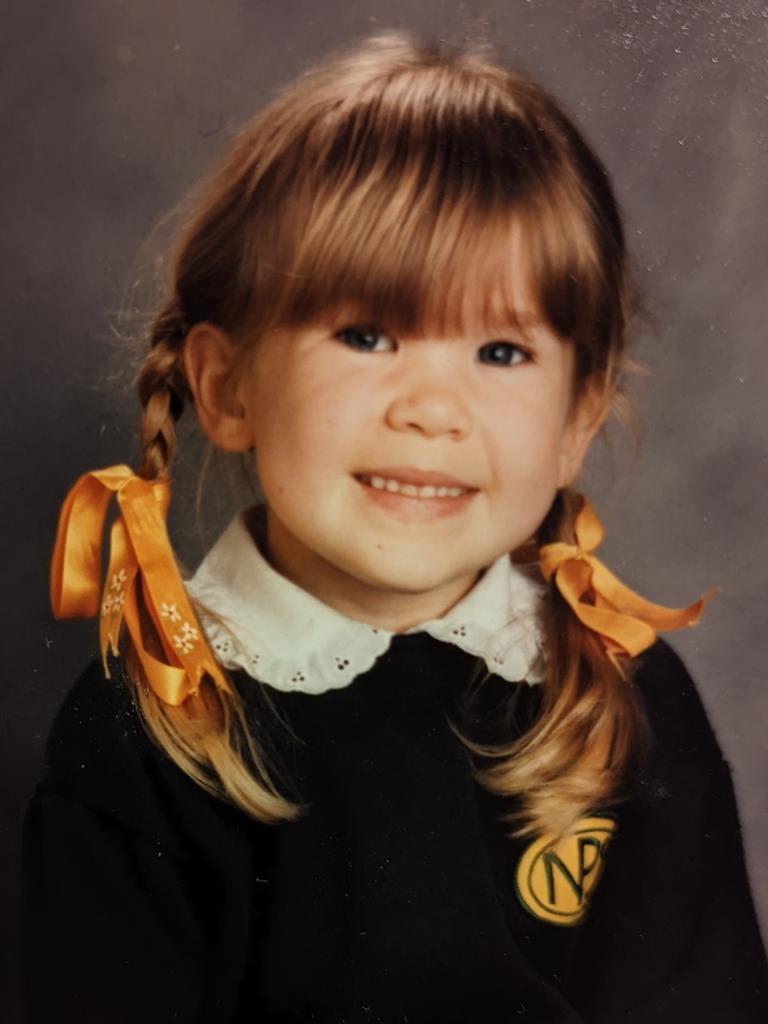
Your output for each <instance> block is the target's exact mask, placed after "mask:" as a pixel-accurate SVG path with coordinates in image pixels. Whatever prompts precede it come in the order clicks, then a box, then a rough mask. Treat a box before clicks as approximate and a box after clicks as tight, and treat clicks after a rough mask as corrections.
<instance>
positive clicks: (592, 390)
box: [558, 383, 611, 488]
mask: <svg viewBox="0 0 768 1024" xmlns="http://www.w3.org/2000/svg"><path fill="white" fill-rule="evenodd" d="M610 408H611V403H610V398H609V396H608V395H607V394H606V392H605V389H604V388H603V387H600V385H599V384H598V383H592V384H587V385H585V387H584V390H583V391H582V394H581V395H580V396H579V397H578V398H577V399H576V400H575V402H574V407H573V409H572V410H571V413H570V417H569V420H568V423H567V424H566V426H565V431H564V435H563V444H562V448H561V450H560V475H559V479H558V487H559V488H562V487H570V485H571V484H572V483H573V482H574V480H575V479H576V477H577V476H578V475H579V473H580V472H581V467H582V464H583V462H584V459H585V458H586V455H587V452H588V451H589V446H590V444H591V443H592V440H593V439H594V437H595V435H596V434H597V432H598V431H599V430H600V428H601V427H602V425H603V423H604V422H605V420H606V418H607V416H608V413H609V412H610Z"/></svg>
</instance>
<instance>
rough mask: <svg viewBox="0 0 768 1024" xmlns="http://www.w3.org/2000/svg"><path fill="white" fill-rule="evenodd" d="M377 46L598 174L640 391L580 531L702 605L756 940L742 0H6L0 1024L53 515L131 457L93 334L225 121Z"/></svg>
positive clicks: (751, 288) (755, 331) (757, 715)
mask: <svg viewBox="0 0 768 1024" xmlns="http://www.w3.org/2000/svg"><path fill="white" fill-rule="evenodd" d="M390 26H393V27H411V28H414V29H417V30H420V31H422V32H424V33H426V34H429V35H436V36H440V37H444V38H448V39H451V40H453V41H460V40H461V39H462V37H463V36H465V35H467V34H469V35H473V36H475V35H477V34H481V35H485V36H486V37H488V38H490V39H491V40H494V41H495V42H496V43H497V44H498V47H499V50H500V52H501V54H502V55H505V56H507V57H508V58H509V59H510V60H512V61H513V62H515V63H517V64H519V65H522V66H523V67H524V68H526V69H527V70H529V71H531V72H532V73H534V75H536V76H537V77H538V78H539V79H540V80H541V81H542V82H543V83H544V84H545V85H547V86H549V87H550V88H551V89H552V90H553V91H554V92H555V93H556V94H557V95H558V96H559V97H560V98H561V99H562V100H563V101H564V102H565V104H566V105H567V106H568V108H569V109H570V110H571V112H572V113H573V114H574V115H575V117H576V119H577V120H578V122H579V123H580V124H581V126H582V127H583V129H584V130H585V132H586V134H587V135H588V137H589V138H590V139H591V140H592V141H593V143H594V144H595V145H596V147H597V150H598V152H599V153H601V155H602V156H603V158H604V160H605V161H606V163H607V165H608V167H609V169H610V170H611V172H612V173H613V176H614V180H615V184H616V189H617V192H618V195H619V198H620V201H621V203H622V205H623V207H624V211H625V214H626V218H627V224H628V235H629V241H630V245H631V247H632V251H633V254H634V258H635V260H636V263H637V267H638V273H639V276H640V283H641V285H642V286H643V287H644V288H645V290H646V294H647V296H648V300H649V304H650V308H651V312H652V314H653V320H654V326H653V327H652V328H651V327H649V325H648V324H646V325H645V326H644V327H643V329H642V331H641V332H640V334H639V336H638V338H637V344H636V348H635V354H636V356H637V358H638V359H640V360H641V361H642V362H644V363H645V364H646V366H647V367H648V368H649V369H650V371H651V375H650V377H648V378H647V379H645V380H644V381H642V382H641V384H642V386H641V387H639V388H637V389H636V400H637V404H638V407H639V410H640V413H641V418H642V435H641V443H640V447H639V450H638V451H637V452H636V453H635V451H634V449H633V444H632V441H631V437H626V436H624V437H623V436H622V435H621V433H620V432H617V431H614V437H613V442H612V445H611V447H610V448H606V449H603V450H601V451H598V453H597V456H596V458H595V459H593V461H592V464H591V466H590V468H589V470H588V474H587V480H586V484H585V488H586V489H587V490H588V493H589V494H590V496H591V497H592V500H593V502H594V503H595V505H596V506H597V508H598V510H599V512H600V514H601V516H602V518H603V519H604V521H605V522H606V525H607V529H608V539H607V542H606V544H605V545H604V548H603V549H602V554H603V556H604V558H605V560H606V561H607V562H608V563H609V564H610V565H612V567H613V568H614V569H615V571H616V572H617V573H618V574H619V575H620V576H621V577H622V578H623V579H625V580H626V581H627V582H628V583H629V584H630V585H632V586H634V587H636V588H637V589H638V590H639V591H640V592H641V593H643V594H646V595H647V596H649V597H650V598H652V599H655V600H657V601H660V602H662V603H667V604H683V603H687V602H688V601H690V600H693V599H694V598H695V597H697V596H698V595H699V594H700V593H702V592H703V591H704V590H705V589H706V588H707V587H708V586H709V585H710V584H712V583H717V584H719V586H720V587H721V593H720V595H719V597H717V598H716V599H715V601H714V602H713V603H712V604H711V606H710V608H709V610H708V612H707V614H706V616H705V620H704V622H703V624H702V625H701V626H700V627H699V628H698V629H696V630H694V631H690V632H687V633H684V634H675V635H674V636H673V637H672V642H673V644H674V645H675V646H676V648H677V649H678V650H679V651H680V653H681V654H682V655H683V657H684V658H685V660H686V661H687V663H688V665H689V667H690V669H691V671H692V672H693V674H694V676H695V677H696V679H697V681H698V683H699V686H700V689H701V692H702V696H703V699H704V701H705V704H706V706H707V708H708V710H709V712H710V716H711V718H712V720H713V723H714V725H715V728H716V731H717V733H718V735H719V738H720V742H721V745H722V747H723V749H724V751H725V755H726V757H727V758H728V760H729V761H730V763H731V765H732V767H733V771H734V776H735V782H736V789H737V793H738V797H739V801H740V808H741V817H742V822H743V828H744V834H745V840H746V845H747V854H748V866H749V870H750V875H751V878H752V884H753V889H754V892H755V896H756V900H757V904H758V912H759V914H760V916H761V920H762V923H763V928H764V931H765V926H766V924H768V857H766V853H768V813H767V812H766V803H765V799H764V782H765V779H766V774H767V772H766V769H767V768H768V754H767V751H766V740H765V735H766V723H767V722H768V715H767V714H766V712H767V711H768V691H767V690H766V686H765V677H766V669H765V664H766V660H767V659H768V644H767V643H766V633H767V632H768V621H767V618H766V614H765V605H766V596H765V592H766V555H767V554H768V550H767V549H768V544H766V539H765V538H766V531H765V509H766V508H767V507H768V501H767V500H766V499H768V490H767V488H766V478H767V475H766V418H767V416H766V406H767V404H768V403H766V401H765V392H766V380H765V368H766V354H765V351H766V350H765V345H766V338H765V322H766V312H767V311H766V308H765V294H766V286H767V285H768V280H767V277H768V273H767V271H768V260H766V251H765V222H766V191H767V189H766V186H767V184H768V168H767V162H766V149H767V148H768V143H767V141H766V128H767V127H768V118H767V116H766V110H767V109H768V73H767V71H766V55H768V8H766V6H765V4H764V3H747V2H744V0H736V2H734V3H730V4H728V3H722V2H716V0H705V2H691V0H678V2H676V3H668V2H654V0H649V2H638V3H632V2H619V0H616V2H613V3H608V2H600V0H583V2H580V3H578V4H577V3H565V2H555V0H529V2H523V0H508V2H504V0H496V2H495V3H488V4H486V5H483V4H479V3H478V4H475V3H471V2H470V3H460V2H455V0H454V2H451V0H446V2H438V0H422V2H421V3H420V4H419V5H418V6H417V5H416V4H413V3H409V2H405V0H399V2H394V0H390V2H377V0H354V2H352V0H329V2H327V3H323V4H318V3H316V2H314V0H282V2H280V3H272V2H247V0H240V2H236V0H216V2H214V0H185V2H183V3H179V2H171V0H166V2H160V3H158V2H157V0H152V2H150V0H130V2H124V0H112V2H110V3H104V2H98V0H81V2H67V0H60V2H58V3H48V4H38V3H34V2H32V3H29V4H26V5H22V4H16V5H14V6H13V7H11V6H10V5H7V10H6V11H5V12H4V13H3V19H2V30H1V32H2V37H1V38H2V46H3V51H4V52H3V54H2V56H3V59H2V61H0V75H1V76H2V83H3V88H2V93H1V96H2V117H3V132H2V138H3V167H4V170H3V179H4V180H3V184H4V189H3V200H4V216H3V222H2V223H3V232H2V236H1V238H2V244H3V247H4V250H5V251H4V259H3V274H2V276H1V277H0V289H1V290H2V335H3V347H4V353H3V354H4V364H3V365H4V369H3V380H4V388H3V402H2V403H1V404H0V417H2V427H3V438H4V439H5V443H4V444H3V446H2V455H3V459H4V460H5V465H4V467H3V470H4V472H3V477H2V479H3V481H4V491H5V493H4V500H3V520H4V521H3V537H4V539H5V540H6V542H7V543H6V544H5V552H6V553H5V556H4V559H3V568H4V580H3V583H4V591H5V598H4V622H5V625H6V634H5V637H4V642H3V645H2V651H3V658H4V665H3V674H2V709H1V715H0V751H1V752H2V759H3V761H2V765H0V768H2V770H1V771H0V787H1V788H0V792H1V793H2V813H3V823H2V828H3V835H4V836H5V838H6V839H7V840H8V841H7V842H6V843H4V844H3V853H2V857H3V861H2V869H3V870H2V878H3V884H4V886H5V891H4V894H3V902H4V907H3V912H2V914H0V920H2V921H3V922H6V927H7V928H8V929H9V934H8V935H7V936H5V935H3V936H2V937H0V948H5V949H10V950H12V951H14V952H13V953H12V956H11V958H10V961H11V962H9V963H8V964H7V968H8V970H7V975H6V977H5V978H4V980H3V993H4V994H5V993H8V995H7V996H6V999H5V1000H4V1004H5V1006H6V1007H10V1009H11V1011H12V1013H15V1012H16V1011H15V1008H16V1005H17V1003H16V1000H17V982H16V956H15V950H16V947H17V931H16V921H17V910H18V831H19V821H20V817H21V813H22V811H23V807H24V804H25V802H26V800H27V798H28V795H29V793H30V790H31V787H32V785H33V782H34V780H35V778H36V776H37V774H38V772H39V770H40V767H41V759H42V753H43V745H44V741H45V736H46V732H47V729H48V726H49V724H50V720H51V717H52V715H53V713H54V711H55V709H56V707H57V705H58V704H59V702H60V701H61V699H62V697H63V695H64V692H65V691H66V689H67V688H68V687H69V686H70V685H71V683H72V682H73V680H74V678H75V675H76V673H77V672H78V671H79V670H80V668H81V667H82V666H83V665H84V664H85V662H86V661H87V660H88V659H89V657H90V656H91V655H92V653H93V651H94V647H95V638H96V625H95V623H72V624H70V623H54V622H53V621H52V620H51V617H50V613H49V609H48V600H47V567H48V557H49V553H50V548H51V543H52V539H53V536H54V531H55V522H56V515H57V511H58V508H59V505H60V503H61V500H62V498H63V496H64V493H65V492H66V490H67V488H68V487H69V486H70V485H71V483H72V482H73V481H74V479H75V478H76V477H77V476H78V475H79V474H80V473H82V472H84V471H85V470H88V469H92V468H96V467H100V466H105V465H109V464H111V463H113V462H121V461H127V460H131V459H133V458H134V457H135V444H134V440H133V431H134V424H135V413H136V406H135V404H134V400H133V397H132V395H131V393H130V391H129V390H128V388H127V387H126V386H125V380H126V377H127V376H128V374H127V373H123V375H122V376H120V375H117V376H115V375H114V368H115V365H116V360H117V362H118V363H119V362H120V361H121V360H120V359H119V358H118V356H119V354H120V353H121V352H122V351H123V350H124V349H125V348H127V342H126V340H125V337H126V335H127V334H128V333H129V331H130V329H131V327H132V321H130V320H126V318H125V317H120V316H119V315H118V314H119V312H120V310H121V308H124V306H125V304H126V303H127V304H128V305H133V306H137V307H138V308H139V310H141V308H142V302H145V301H146V300H145V298H142V295H143V294H144V293H143V292H142V288H144V285H143V284H142V282H146V281H147V279H148V278H151V276H152V270H153V266H154V263H153V261H154V260H155V259H156V257H157V255H158V246H157V244H156V243H157V239H158V238H161V237H162V228H161V229H159V230H158V227H157V225H158V222H159V221H160V219H161V217H162V216H163V214H164V213H165V212H166V211H167V210H168V209H169V208H170V207H171V206H172V205H173V204H174V203H175V201H176V200H177V199H178V197H179V196H180V194H181V192H182V191H183V190H184V189H185V188H186V187H187V186H189V185H190V184H191V183H193V182H194V181H195V179H196V178H197V177H198V176H199V175H200V173H202V172H204V171H205V170H206V168H208V167H209V166H210V165H211V163H212V162H213V161H214V160H215V158H216V157H217V155H218V154H219V153H220V152H221V150H222V149H223V147H225V146H226V144H227V141H228V139H229V138H230V137H231V135H232V133H233V132H234V131H235V130H236V129H237V127H238V126H239V125H240V124H241V123H242V122H243V121H244V120H245V119H246V118H247V117H248V116H249V115H251V114H252V113H253V112H254V111H255V109H256V108H257V107H259V106H260V105H261V104H262V103H263V102H265V101H266V100H267V99H268V98H269V97H270V95H271V94H272V92H273V90H274V89H275V88H276V87H277V86H279V85H280V84H282V83H283V82H285V81H286V80H288V79H289V78H290V77H292V76H293V75H294V74H295V73H297V72H298V71H299V70H300V69H301V68H302V67H303V66H304V65H305V63H306V62H307V61H308V60H310V59H312V58H314V57H316V56H318V55H320V54H322V53H323V52H325V51H327V50H328V49H331V48H334V47H336V46H337V45H339V44H340V43H344V42H345V41H347V40H350V39H352V38H355V37H359V36H361V35H363V34H366V33H368V32H370V31H372V30H374V29H376V28H379V27H390ZM150 236H152V238H151V239H150V243H149V244H146V243H147V239H148V238H150ZM137 281H138V282H139V284H138V285H136V283H135V282H137ZM200 458H201V452H200V449H199V448H197V447H195V446H192V447H190V448H188V449H187V453H186V454H185V455H184V456H183V458H182V461H181V465H180V469H179V477H178V483H177V485H176V501H175V506H174V512H173V517H172V529H173V533H174V539H175V541H176V543H177V546H178V548H179V550H180V552H181V554H182V556H183V557H184V558H185V559H186V560H188V561H189V562H190V563H194V561H195V560H196V559H197V558H198V557H199V555H200V553H201V551H202V549H203V547H204V545H205V544H206V543H209V542H210V541H211V540H212V539H213V536H214V535H215V533H216V531H217V529H218V528H219V527H220V526H221V525H222V523H223V521H224V519H226V518H228V517H229V515H230V514H231V512H232V511H233V507H232V504H231V502H232V501H233V500H235V499H229V498H228V497H227V494H228V492H227V490H226V488H225V487H224V486H217V487H216V495H217V497H216V501H215V502H214V503H210V502H209V503H207V505H206V506H205V508H204V516H203V520H202V525H200V524H197V523H196V522H195V520H194V517H193V516H192V515H191V514H190V512H189V509H190V507H191V504H192V501H193V497H194V494H193V491H194V482H195V480H196V478H197V475H198V469H199V465H198V463H199V460H200ZM691 856H692V857H695V856H696V851H695V850H692V851H691ZM6 908H8V910H7V912H6ZM5 1019H7V1020H9V1019H13V1017H7V1016H6V1017H5Z"/></svg>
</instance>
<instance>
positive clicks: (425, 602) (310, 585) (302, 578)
mask: <svg viewBox="0 0 768 1024" xmlns="http://www.w3.org/2000/svg"><path fill="white" fill-rule="evenodd" d="M261 550H262V554H263V555H264V557H265V558H266V559H267V561H268V562H269V563H270V565H271V566H272V568H273V569H275V570H276V572H279V573H280V575H281V576H284V577H285V578H286V579H289V580H290V581H291V582H292V583H295V584H296V585H297V586H299V587H301V589H302V590H305V591H306V592H307V593H308V594H311V595H312V596H313V597H316V598H317V599H318V600H319V601H322V602H323V604H326V605H328V607H329V608H333V609H334V610H335V611H337V612H340V613H341V614H342V615H345V616H346V617H347V618H349V619H355V620H357V621H359V622H365V623H367V624H368V625H370V626H376V627H377V628H379V629H383V630H386V631H387V632H390V633H402V632H405V631H406V630H408V629H411V628H412V627H413V626H417V625H419V624H420V623H422V622H427V621H429V620H430V619H438V618H440V617H441V616H442V615H445V613H446V612H447V611H448V610H449V609H450V608H452V607H453V606H454V605H455V604H457V603H458V602H459V601H460V600H461V599H462V598H463V597H464V596H465V594H467V593H468V592H469V591H470V590H471V589H472V587H473V586H474V585H475V584H476V583H477V581H478V579H479V578H480V576H481V575H482V574H481V573H479V572H473V573H471V574H470V575H466V576H462V577H460V578H458V579H455V580H449V581H447V582H446V583H444V584H441V585H440V586H438V587H436V588H433V589H430V590H428V591H426V592H419V593H412V592H409V591H398V590H391V589H386V590H385V589H382V588H380V587H376V586H374V585H372V584H370V583H367V582H366V581H365V580H361V579H357V578H356V577H354V576H351V575H349V574H348V573H346V572H344V571H343V570H341V569H339V568H338V566H336V565H334V564H332V563H331V562H329V561H327V560H326V559H324V558H322V557H321V556H319V555H318V554H317V553H316V552H314V551H312V550H311V549H309V548H307V547H306V546H305V545H303V544H301V543H300V542H298V541H297V539H296V538H295V537H294V536H293V535H291V534H289V533H288V532H287V531H286V530H285V527H284V526H283V525H282V524H281V523H280V522H279V521H278V520H277V519H276V518H275V517H274V516H272V515H270V514H269V513H268V514H267V528H266V537H265V538H264V539H263V543H262V544H261Z"/></svg>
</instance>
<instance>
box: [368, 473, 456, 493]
mask: <svg viewBox="0 0 768 1024" xmlns="http://www.w3.org/2000/svg"><path fill="white" fill-rule="evenodd" d="M361 479H362V480H363V482H364V483H367V484H370V485H371V487H375V488H376V490H377V491H391V492H392V494H405V495H407V496H408V497H409V498H458V497H459V495H461V494H466V493H467V490H468V488H466V487H433V486H432V485H431V484H427V485H426V486H424V487H417V486H416V484H402V483H400V481H399V480H390V479H387V478H386V477H383V476H364V477H362V478H361Z"/></svg>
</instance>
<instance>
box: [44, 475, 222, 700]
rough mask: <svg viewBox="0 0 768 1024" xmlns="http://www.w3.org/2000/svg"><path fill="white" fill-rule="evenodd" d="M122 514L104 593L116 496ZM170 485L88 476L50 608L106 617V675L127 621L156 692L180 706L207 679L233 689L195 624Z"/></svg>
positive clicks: (73, 497) (72, 515) (69, 517)
mask: <svg viewBox="0 0 768 1024" xmlns="http://www.w3.org/2000/svg"><path fill="white" fill-rule="evenodd" d="M113 494H115V495H116V496H117V502H118V505H119V508H120V512H121V515H120V516H119V517H118V518H117V519H116V520H115V522H114V523H113V524H112V529H111V534H110V557H109V569H108V571H107V579H106V582H105V584H104V587H103V591H102V589H101V548H102V535H103V532H104V520H105V518H106V514H107V508H108V505H109V502H110V500H111V498H112V495H113ZM170 495H171V488H170V480H169V478H168V477H160V478H159V479H157V480H144V479H142V478H141V477H138V476H136V475H135V474H134V473H133V471H132V470H131V469H130V467H128V466H122V465H120V466H110V467H108V468H107V469H101V470H93V471H92V472H90V473H85V474H84V475H83V476H81V477H80V479H79V480H78V481H77V482H76V483H75V485H74V487H72V489H71V490H70V492H69V494H68V495H67V497H66V499H65V500H64V504H63V506H62V509H61V513H60V515H59V524H58V530H57V533H56V543H55V545H54V550H53V558H52V561H51V581H50V582H51V605H52V607H53V614H54V616H55V617H56V618H57V619H69V618H93V617H94V616H96V615H99V616H100V625H99V635H100V646H101V656H102V660H103V662H104V671H105V673H106V675H107V676H109V669H108V666H107V654H108V651H109V650H110V649H111V651H112V653H113V654H114V655H117V654H119V649H118V643H119V637H120V628H121V625H122V623H123V622H125V625H126V628H127V629H128V632H129V633H130V635H131V639H132V640H133V644H134V647H135V649H136V653H137V656H138V658H139V660H140V662H141V665H142V668H143V669H144V672H145V674H146V677H147V682H148V683H149V685H150V687H151V688H152V690H153V691H154V692H155V693H156V694H157V696H158V697H159V698H160V700H162V701H164V702H165V703H166V704H172V705H174V706H178V705H180V704H182V703H183V702H184V701H185V700H186V698H187V697H188V696H190V694H194V693H197V692H198V689H199V686H200V681H201V679H202V677H203V676H204V675H208V676H210V677H211V678H212V679H213V681H214V683H215V684H216V686H218V687H219V688H220V689H222V690H224V691H227V692H228V691H229V686H228V684H227V682H226V680H225V678H224V676H223V674H222V672H221V670H220V669H219V667H218V665H217V663H216V660H215V658H214V657H213V656H212V654H211V652H210V650H209V648H208V645H207V643H206V640H205V637H204V634H203V633H202V630H201V628H200V625H199V623H198V622H197V620H196V617H195V613H194V611H193V609H192V605H191V603H190V600H189V597H188V596H187V592H186V590H185V588H184V584H183V582H182V579H181V574H180V573H179V570H178V566H177V565H176V560H175V558H174V556H173V551H172V549H171V544H170V540H169V538H168V531H167V529H166V524H165V517H166V514H167V511H168V505H169V503H170ZM138 587H141V594H142V597H143V599H144V604H145V606H146V608H147V610H148V612H149V615H150V618H151V620H152V623H153V625H154V627H155V631H156V633H157V636H158V638H159V640H160V644H161V646H162V653H163V657H162V659H161V658H158V657H156V656H155V655H154V654H152V653H150V651H148V650H147V648H146V646H145V641H144V637H143V635H142V629H141V623H140V618H139V605H138V593H137V591H138Z"/></svg>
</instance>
